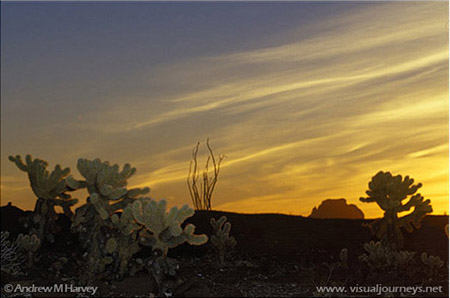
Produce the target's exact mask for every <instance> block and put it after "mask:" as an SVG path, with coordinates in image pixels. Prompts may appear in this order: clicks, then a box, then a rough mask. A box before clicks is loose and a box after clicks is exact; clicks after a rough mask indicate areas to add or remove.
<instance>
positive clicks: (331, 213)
mask: <svg viewBox="0 0 450 298" xmlns="http://www.w3.org/2000/svg"><path fill="white" fill-rule="evenodd" d="M309 217H311V218H348V219H364V213H363V212H362V211H361V210H360V209H359V208H358V207H356V205H353V204H347V200H345V199H343V198H342V199H327V200H324V201H322V203H321V204H320V205H319V207H318V208H316V207H314V208H313V210H312V212H311V215H310V216H309Z"/></svg>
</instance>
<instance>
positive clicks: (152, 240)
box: [129, 198, 208, 256]
mask: <svg viewBox="0 0 450 298" xmlns="http://www.w3.org/2000/svg"><path fill="white" fill-rule="evenodd" d="M166 207H167V204H166V201H165V200H161V201H159V202H156V201H154V200H151V199H149V198H141V199H138V200H136V201H135V202H134V203H133V205H132V206H131V207H129V208H131V209H132V213H133V217H134V219H135V220H136V222H137V224H138V225H139V226H141V227H142V228H144V229H143V230H142V232H141V233H140V236H141V237H143V238H144V241H143V243H145V242H147V243H148V244H149V245H151V246H152V249H153V250H157V249H158V250H161V252H162V254H163V255H164V256H166V255H167V252H168V250H169V248H173V247H176V246H178V245H180V244H182V243H184V242H187V243H189V244H191V245H202V244H204V243H206V242H207V241H208V237H207V236H206V235H195V234H194V230H195V226H194V225H192V224H188V225H186V227H185V228H184V229H182V228H181V224H182V223H183V222H184V221H185V220H186V219H187V218H189V217H191V216H192V215H193V214H194V210H193V209H191V208H189V206H187V205H184V206H183V207H181V208H180V209H178V208H177V207H173V208H172V209H170V211H169V212H167V211H166ZM145 239H146V240H147V241H145Z"/></svg>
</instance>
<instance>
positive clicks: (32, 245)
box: [16, 234, 41, 268]
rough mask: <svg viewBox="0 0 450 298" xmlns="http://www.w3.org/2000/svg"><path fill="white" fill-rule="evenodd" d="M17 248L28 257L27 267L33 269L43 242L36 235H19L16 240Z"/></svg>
mask: <svg viewBox="0 0 450 298" xmlns="http://www.w3.org/2000/svg"><path fill="white" fill-rule="evenodd" d="M16 244H17V247H18V248H19V249H20V250H22V251H23V252H24V253H25V254H26V255H27V265H28V268H31V267H32V266H33V264H34V262H35V261H36V253H37V251H38V249H39V246H40V244H41V240H40V239H39V238H38V237H37V236H36V235H34V234H33V235H23V234H19V236H17V239H16Z"/></svg>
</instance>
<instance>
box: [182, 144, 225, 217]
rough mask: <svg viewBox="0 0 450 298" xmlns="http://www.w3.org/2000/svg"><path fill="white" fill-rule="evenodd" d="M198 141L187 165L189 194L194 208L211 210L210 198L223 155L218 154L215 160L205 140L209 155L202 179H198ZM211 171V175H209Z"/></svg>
mask: <svg viewBox="0 0 450 298" xmlns="http://www.w3.org/2000/svg"><path fill="white" fill-rule="evenodd" d="M199 146H200V142H198V143H197V145H196V146H195V147H194V149H193V150H192V161H191V164H190V167H189V174H188V177H187V185H188V189H189V194H190V195H191V199H192V203H193V205H194V208H195V210H211V198H212V194H213V192H214V188H215V187H216V183H217V179H218V177H219V172H220V164H221V163H222V160H223V159H224V157H225V155H219V158H218V159H217V160H216V157H215V156H214V153H213V151H212V149H211V146H210V145H209V139H207V140H206V147H207V148H208V152H209V156H208V158H207V160H206V164H205V167H204V168H203V174H202V178H203V179H202V180H200V179H199V178H200V177H199V176H200V170H199V168H198V162H197V154H198V148H199ZM210 162H211V163H212V165H213V169H212V171H210V170H209V165H210ZM210 173H212V175H213V176H212V177H210V176H209V175H210Z"/></svg>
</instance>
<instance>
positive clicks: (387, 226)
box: [360, 172, 432, 250]
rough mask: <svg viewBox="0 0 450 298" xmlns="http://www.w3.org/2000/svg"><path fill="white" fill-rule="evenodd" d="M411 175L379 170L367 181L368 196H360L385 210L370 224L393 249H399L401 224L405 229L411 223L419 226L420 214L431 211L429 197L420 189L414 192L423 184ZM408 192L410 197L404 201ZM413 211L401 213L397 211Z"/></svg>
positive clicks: (401, 240)
mask: <svg viewBox="0 0 450 298" xmlns="http://www.w3.org/2000/svg"><path fill="white" fill-rule="evenodd" d="M413 183H414V179H410V178H409V177H408V176H406V177H405V178H404V179H402V176H401V175H397V176H392V174H391V173H390V172H386V173H385V172H379V173H377V174H376V175H375V176H374V177H373V178H372V181H371V182H369V190H368V191H366V193H367V195H368V197H367V198H360V200H361V201H362V202H365V203H371V202H376V203H377V204H378V205H379V206H380V208H381V209H383V210H384V217H383V218H381V219H377V220H375V221H374V222H372V223H371V224H370V225H369V227H370V229H371V230H372V232H373V233H374V234H375V235H376V236H377V237H378V238H379V239H381V241H382V242H383V244H384V245H385V246H388V247H389V248H390V249H392V250H400V249H401V248H402V247H403V235H402V232H401V230H400V228H405V229H406V230H407V231H408V232H412V231H413V226H414V227H416V228H420V222H421V221H422V218H423V217H424V216H425V215H426V214H427V213H430V212H432V208H431V205H430V200H425V201H424V198H423V196H421V195H420V194H419V193H418V194H415V193H416V192H417V190H418V189H419V188H420V187H421V186H422V184H421V183H418V184H417V185H414V184H413ZM408 196H411V197H410V198H409V201H408V202H407V203H403V202H402V201H404V200H405V199H406V198H407V197H408ZM411 208H414V210H413V212H411V213H410V214H408V215H405V216H403V217H398V213H400V212H404V211H409V210H410V209H411Z"/></svg>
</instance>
